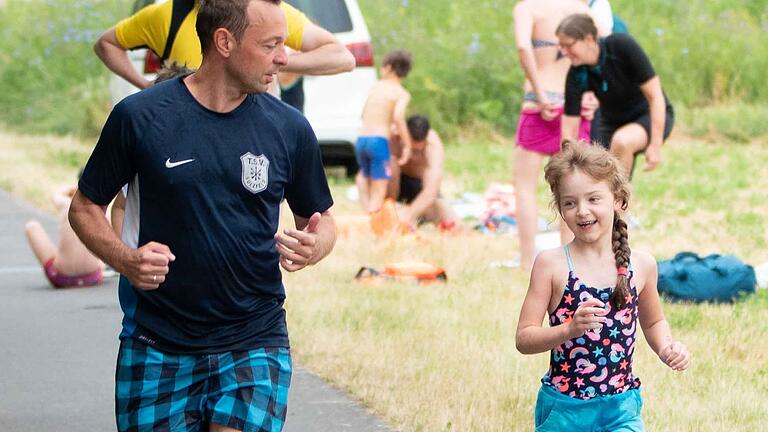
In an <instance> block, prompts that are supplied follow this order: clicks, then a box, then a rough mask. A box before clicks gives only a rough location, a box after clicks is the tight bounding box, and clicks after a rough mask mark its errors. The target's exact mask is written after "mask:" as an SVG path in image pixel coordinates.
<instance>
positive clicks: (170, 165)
mask: <svg viewBox="0 0 768 432" xmlns="http://www.w3.org/2000/svg"><path fill="white" fill-rule="evenodd" d="M192 161H194V159H185V160H182V161H178V162H171V158H168V160H166V161H165V167H166V168H176V167H177V166H179V165H184V164H185V163H190V162H192Z"/></svg>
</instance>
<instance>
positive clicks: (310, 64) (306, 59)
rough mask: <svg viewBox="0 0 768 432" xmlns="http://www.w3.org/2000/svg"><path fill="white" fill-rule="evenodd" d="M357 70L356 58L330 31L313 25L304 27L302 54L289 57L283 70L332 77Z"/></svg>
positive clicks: (308, 24) (309, 24)
mask: <svg viewBox="0 0 768 432" xmlns="http://www.w3.org/2000/svg"><path fill="white" fill-rule="evenodd" d="M354 68H355V57H354V56H353V55H352V53H350V52H349V50H348V49H347V47H345V46H344V44H342V43H341V42H340V41H339V40H338V39H336V37H335V36H334V35H333V34H331V33H330V32H329V31H328V30H325V29H324V28H322V27H319V26H317V25H315V24H313V23H307V24H306V25H305V27H304V36H303V38H302V42H301V52H300V53H298V54H295V55H291V56H289V57H288V64H287V65H285V66H284V67H283V68H282V69H281V70H282V71H283V72H294V73H299V74H302V75H332V74H337V73H341V72H349V71H351V70H352V69H354Z"/></svg>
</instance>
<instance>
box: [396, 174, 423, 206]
mask: <svg viewBox="0 0 768 432" xmlns="http://www.w3.org/2000/svg"><path fill="white" fill-rule="evenodd" d="M421 188H422V185H421V179H420V178H418V177H411V176H407V175H405V174H400V193H399V194H398V195H397V200H398V201H400V202H404V203H406V204H410V203H411V201H413V200H415V199H416V197H417V196H418V195H419V193H420V192H421Z"/></svg>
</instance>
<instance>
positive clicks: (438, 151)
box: [403, 130, 445, 226]
mask: <svg viewBox="0 0 768 432" xmlns="http://www.w3.org/2000/svg"><path fill="white" fill-rule="evenodd" d="M425 156H426V159H427V167H426V168H425V169H424V175H423V176H422V178H421V192H419V194H418V195H416V198H414V199H413V201H412V202H411V204H410V205H409V206H408V207H407V208H406V210H405V212H404V214H403V219H405V222H406V223H408V225H410V226H416V223H417V222H418V220H419V217H420V216H422V215H423V214H424V213H425V212H426V211H427V209H428V208H429V207H431V206H432V205H433V204H435V201H437V196H438V194H439V193H440V183H441V182H442V181H443V160H444V158H445V151H444V150H443V142H442V141H441V140H440V136H439V135H438V134H437V132H435V131H433V130H430V131H429V133H428V134H427V145H426V154H425Z"/></svg>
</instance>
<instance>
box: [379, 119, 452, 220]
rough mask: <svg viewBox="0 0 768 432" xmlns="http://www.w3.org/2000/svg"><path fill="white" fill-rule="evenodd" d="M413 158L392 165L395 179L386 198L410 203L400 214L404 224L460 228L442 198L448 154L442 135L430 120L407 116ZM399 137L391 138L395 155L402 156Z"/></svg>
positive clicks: (395, 135) (391, 182)
mask: <svg viewBox="0 0 768 432" xmlns="http://www.w3.org/2000/svg"><path fill="white" fill-rule="evenodd" d="M407 124H408V134H409V135H410V138H411V157H410V159H408V162H406V163H405V165H403V166H394V165H393V166H392V180H391V181H390V182H389V190H388V192H387V195H388V196H389V197H391V198H393V199H396V200H397V201H401V202H404V203H406V204H408V206H407V207H406V208H405V211H404V212H403V213H402V214H401V220H402V222H404V223H406V224H408V226H410V227H414V226H416V224H418V223H419V222H434V223H435V224H438V226H439V227H440V228H441V229H446V230H451V229H455V228H458V225H456V216H455V214H454V213H453V210H451V207H450V206H449V205H448V203H447V202H446V201H445V200H444V199H443V198H442V197H441V196H440V183H441V182H442V180H443V162H444V160H445V151H444V148H443V142H442V140H441V139H440V136H439V135H438V134H437V132H435V131H434V130H433V129H432V128H430V126H429V119H428V118H427V117H424V116H420V115H413V116H410V117H408V121H407ZM401 143H402V140H401V139H400V135H399V134H393V135H392V143H391V145H390V149H391V151H392V155H393V156H399V155H400V154H401Z"/></svg>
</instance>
